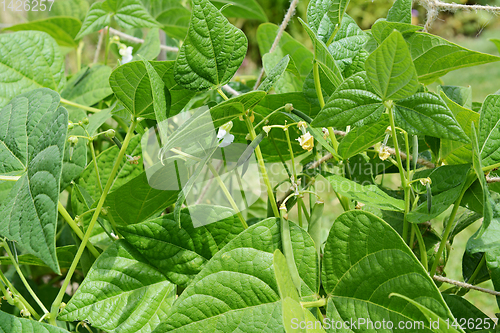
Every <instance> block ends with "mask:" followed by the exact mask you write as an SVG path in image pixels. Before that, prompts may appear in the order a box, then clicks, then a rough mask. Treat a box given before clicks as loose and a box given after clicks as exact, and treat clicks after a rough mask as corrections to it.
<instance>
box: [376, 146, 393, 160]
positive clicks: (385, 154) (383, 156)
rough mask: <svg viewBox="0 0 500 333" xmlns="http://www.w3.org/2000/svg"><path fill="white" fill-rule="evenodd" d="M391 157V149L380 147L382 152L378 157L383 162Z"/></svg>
mask: <svg viewBox="0 0 500 333" xmlns="http://www.w3.org/2000/svg"><path fill="white" fill-rule="evenodd" d="M389 156H391V153H390V152H389V148H387V146H382V147H380V150H379V152H378V157H379V158H380V159H381V160H382V161H385V160H386V159H387V158H389Z"/></svg>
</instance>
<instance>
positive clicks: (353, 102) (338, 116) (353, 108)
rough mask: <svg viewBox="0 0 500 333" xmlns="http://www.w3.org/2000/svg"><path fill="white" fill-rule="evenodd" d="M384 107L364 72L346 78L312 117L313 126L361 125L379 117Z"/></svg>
mask: <svg viewBox="0 0 500 333" xmlns="http://www.w3.org/2000/svg"><path fill="white" fill-rule="evenodd" d="M384 110H385V107H384V105H383V104H382V100H381V99H380V97H378V96H377V94H376V93H375V90H374V89H373V88H372V85H371V84H370V82H369V80H368V78H367V75H366V73H365V72H362V73H359V74H357V75H355V76H351V77H350V78H348V79H346V80H345V81H344V82H343V83H342V84H341V85H340V86H339V87H338V88H337V90H335V92H334V93H333V94H332V96H330V99H329V100H328V101H327V102H326V104H325V106H324V108H323V109H322V110H321V112H320V113H319V114H318V115H317V116H316V118H314V121H313V122H312V123H311V126H314V127H320V126H323V127H328V126H334V127H344V126H363V125H367V124H370V123H373V122H375V121H377V120H378V119H380V116H381V115H382V113H383V112H384Z"/></svg>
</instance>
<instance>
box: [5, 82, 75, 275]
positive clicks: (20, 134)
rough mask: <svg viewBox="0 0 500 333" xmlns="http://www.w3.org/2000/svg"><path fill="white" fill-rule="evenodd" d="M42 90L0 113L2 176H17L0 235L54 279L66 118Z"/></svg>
mask: <svg viewBox="0 0 500 333" xmlns="http://www.w3.org/2000/svg"><path fill="white" fill-rule="evenodd" d="M58 105H59V95H58V94H57V93H56V92H54V91H52V90H50V89H46V88H42V89H37V90H34V91H30V92H27V93H24V94H21V95H19V96H17V97H16V98H14V99H13V100H12V101H11V102H10V103H9V104H7V105H6V106H5V107H4V108H3V109H2V110H1V111H0V119H6V120H7V121H5V122H2V123H0V159H1V160H2V161H3V163H2V164H1V166H0V173H2V174H8V173H11V174H18V175H19V174H20V173H22V176H21V178H20V179H19V180H18V181H17V182H16V183H15V185H14V187H13V188H12V190H11V191H10V194H9V200H8V201H7V202H5V205H3V206H1V207H0V220H1V221H2V223H0V234H2V235H3V236H5V237H7V238H8V239H10V240H14V241H16V242H18V243H19V244H20V245H21V246H22V247H23V248H24V249H25V250H26V252H27V253H31V254H33V255H36V256H37V257H39V258H40V259H42V260H43V261H44V262H45V263H46V264H47V265H48V266H49V267H50V268H51V269H52V270H53V271H54V272H56V273H59V264H58V262H57V256H56V241H55V236H56V226H57V216H58V213H57V204H58V201H59V183H60V179H61V171H62V162H63V155H64V144H65V142H66V134H67V132H68V112H67V111H66V109H64V108H63V107H58Z"/></svg>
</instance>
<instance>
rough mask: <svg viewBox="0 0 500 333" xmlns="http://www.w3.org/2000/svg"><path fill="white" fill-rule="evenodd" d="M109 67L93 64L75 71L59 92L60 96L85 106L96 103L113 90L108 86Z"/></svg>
mask: <svg viewBox="0 0 500 333" xmlns="http://www.w3.org/2000/svg"><path fill="white" fill-rule="evenodd" d="M110 75H111V68H110V67H108V66H103V65H99V64H95V65H94V66H92V67H86V68H83V69H82V70H80V71H79V72H78V73H76V74H75V75H74V76H73V77H72V78H71V79H70V80H68V83H67V84H66V87H64V90H63V91H62V92H61V97H62V98H65V99H67V100H70V101H72V102H75V103H78V104H82V105H85V106H92V105H94V104H97V103H98V102H100V101H101V100H103V99H104V98H106V97H107V96H109V95H111V94H112V93H113V91H112V90H111V87H110V86H109V76H110Z"/></svg>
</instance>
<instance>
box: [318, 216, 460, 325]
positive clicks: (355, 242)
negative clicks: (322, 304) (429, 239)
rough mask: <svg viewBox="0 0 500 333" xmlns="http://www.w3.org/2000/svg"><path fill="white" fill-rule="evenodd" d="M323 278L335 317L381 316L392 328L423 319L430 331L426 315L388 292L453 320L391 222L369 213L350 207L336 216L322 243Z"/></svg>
mask: <svg viewBox="0 0 500 333" xmlns="http://www.w3.org/2000/svg"><path fill="white" fill-rule="evenodd" d="M322 281H323V285H324V288H325V291H326V292H327V293H328V294H329V295H331V296H330V299H329V304H328V312H327V316H328V318H330V319H332V320H335V321H342V322H344V321H346V320H347V321H349V320H350V319H351V318H364V319H365V320H366V321H368V320H370V321H373V322H375V321H378V320H381V319H382V318H385V320H386V321H390V322H392V323H393V325H394V328H396V327H398V326H397V325H398V324H399V322H406V321H408V320H412V321H422V322H423V325H424V326H425V328H424V327H421V328H420V329H425V331H427V332H432V330H431V329H429V317H428V316H427V314H426V315H423V314H422V313H421V312H420V310H418V308H416V307H414V306H413V305H412V304H411V303H409V301H407V300H403V299H401V298H397V297H391V298H389V295H390V294H391V293H399V294H401V295H404V296H405V297H407V299H408V300H410V301H414V302H416V303H419V304H422V305H423V306H425V307H427V308H428V309H430V310H431V311H432V312H433V313H435V314H437V315H438V316H439V317H440V318H442V319H450V321H453V316H452V315H451V313H450V310H449V309H448V307H447V306H446V303H445V302H444V300H443V298H442V296H441V293H440V292H439V290H438V289H437V287H436V285H435V284H434V282H433V281H432V279H431V278H430V277H429V275H428V274H427V272H426V271H425V269H424V268H423V266H422V265H421V264H420V262H419V261H418V259H417V258H415V255H414V254H413V252H412V251H411V250H410V249H409V248H408V247H407V246H406V244H405V243H404V241H403V240H402V239H401V237H400V236H399V235H398V233H397V232H396V231H395V230H394V229H393V228H392V227H391V226H390V225H389V224H387V223H386V222H384V221H383V220H381V219H380V218H378V217H376V216H375V215H373V214H371V213H368V212H363V211H359V210H352V211H348V212H346V213H344V214H342V215H340V216H339V217H338V218H337V219H336V220H335V222H334V223H333V226H332V228H331V229H330V234H329V235H328V239H327V241H326V246H325V253H324V256H323V272H322ZM433 319H434V318H433ZM363 328H364V327H363ZM363 328H362V329H363ZM354 331H356V332H357V331H360V330H359V327H357V328H356V329H354ZM404 332H414V330H411V329H409V330H404Z"/></svg>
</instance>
